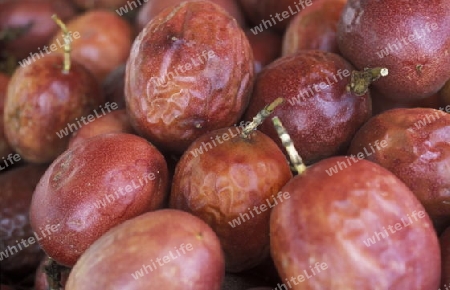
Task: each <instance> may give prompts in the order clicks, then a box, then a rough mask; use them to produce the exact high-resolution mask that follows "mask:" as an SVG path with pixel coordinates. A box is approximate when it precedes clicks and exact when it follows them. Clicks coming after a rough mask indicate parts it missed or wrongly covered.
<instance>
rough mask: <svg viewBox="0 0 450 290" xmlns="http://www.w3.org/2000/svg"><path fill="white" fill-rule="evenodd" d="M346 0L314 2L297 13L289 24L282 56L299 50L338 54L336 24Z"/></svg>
mask: <svg viewBox="0 0 450 290" xmlns="http://www.w3.org/2000/svg"><path fill="white" fill-rule="evenodd" d="M346 2H347V0H316V1H314V2H313V4H312V5H311V7H310V8H308V9H306V10H303V11H301V12H299V13H298V14H297V15H295V17H294V18H293V20H292V21H291V22H290V23H289V26H288V27H287V29H286V31H285V33H284V37H283V47H282V54H283V55H288V54H291V53H294V52H297V51H299V50H301V49H318V50H323V51H328V52H333V53H337V54H339V48H338V44H337V40H336V30H337V24H338V22H339V19H340V16H341V12H342V9H343V8H344V6H345V3H346Z"/></svg>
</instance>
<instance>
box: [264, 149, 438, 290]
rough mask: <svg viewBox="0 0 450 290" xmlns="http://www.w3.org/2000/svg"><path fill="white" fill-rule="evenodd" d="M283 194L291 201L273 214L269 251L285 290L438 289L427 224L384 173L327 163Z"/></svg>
mask: <svg viewBox="0 0 450 290" xmlns="http://www.w3.org/2000/svg"><path fill="white" fill-rule="evenodd" d="M349 162H350V164H351V165H348V167H347V168H344V169H343V170H341V171H338V172H337V173H334V174H331V175H330V169H331V168H335V167H336V166H337V164H348V163H349ZM282 191H286V192H289V193H290V194H291V198H290V199H289V200H287V201H286V202H284V203H282V204H280V205H278V206H277V207H275V208H274V210H273V212H272V215H271V220H270V245H271V253H272V257H273V258H274V261H275V265H276V266H277V269H278V273H279V274H280V276H281V278H282V283H283V284H284V285H287V286H285V287H286V288H287V289H293V290H296V289H298V290H299V289H336V290H348V289H430V290H431V289H437V288H438V286H439V282H440V271H441V270H440V268H441V259H440V250H439V243H438V238H437V235H436V233H435V232H434V229H433V225H432V223H431V220H430V218H429V216H428V215H427V214H426V212H425V210H424V208H423V206H422V205H421V204H420V202H419V201H418V200H417V198H416V197H415V196H414V194H413V193H412V192H411V190H409V189H408V187H406V185H405V184H403V183H402V182H401V181H400V180H399V179H398V178H397V177H395V176H394V175H393V174H392V173H390V172H389V171H388V170H386V169H384V168H382V167H381V166H379V165H377V164H375V163H372V162H369V161H366V160H359V161H358V160H357V162H354V161H350V159H349V158H348V157H333V158H328V159H325V160H322V161H320V162H318V163H316V164H314V165H312V166H310V167H309V168H307V169H306V170H305V172H303V173H302V174H301V175H298V176H296V177H294V178H293V179H291V180H290V181H289V182H288V183H287V184H286V185H285V186H284V187H283V189H282ZM411 248H414V251H411ZM355 265H357V266H355ZM336 277H339V278H338V279H336ZM288 286H289V287H288Z"/></svg>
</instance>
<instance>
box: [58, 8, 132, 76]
mask: <svg viewBox="0 0 450 290" xmlns="http://www.w3.org/2000/svg"><path fill="white" fill-rule="evenodd" d="M66 27H67V30H69V31H72V32H73V33H74V35H73V37H72V39H73V40H72V42H71V46H72V50H71V53H70V55H71V57H72V59H73V60H76V61H78V62H80V63H81V64H82V65H84V66H85V67H86V68H87V69H89V70H90V71H91V72H92V73H93V74H94V75H95V77H96V78H97V79H98V81H99V82H102V81H103V80H104V79H105V77H106V76H107V75H108V74H109V73H110V72H112V71H113V70H114V69H115V68H116V67H118V66H119V65H121V64H122V63H125V62H126V61H127V59H128V55H129V54H130V49H131V44H132V40H133V37H134V32H133V28H132V26H131V24H130V23H128V22H127V21H126V20H124V19H123V18H122V17H120V16H119V15H117V14H116V13H115V12H112V11H106V10H101V9H94V10H89V11H88V12H85V13H83V14H81V15H78V16H77V17H75V18H73V19H72V20H71V21H69V22H67V23H66ZM75 32H78V34H79V37H76V35H75ZM58 41H59V42H58ZM52 43H55V44H57V43H64V38H63V37H62V31H61V30H59V31H58V32H57V33H56V34H55V35H54V36H53V39H52V41H51V42H50V44H52ZM56 52H61V53H62V52H64V46H63V45H57V50H56Z"/></svg>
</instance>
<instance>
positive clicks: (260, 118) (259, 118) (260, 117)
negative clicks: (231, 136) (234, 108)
mask: <svg viewBox="0 0 450 290" xmlns="http://www.w3.org/2000/svg"><path fill="white" fill-rule="evenodd" d="M283 102H284V99H283V98H277V99H276V100H275V101H273V102H272V103H271V104H269V105H267V106H266V107H264V109H262V110H261V111H260V112H259V113H258V114H257V115H256V116H255V117H254V118H253V120H252V122H251V123H250V124H248V125H247V126H245V128H244V130H243V131H242V133H241V136H242V137H244V138H247V137H248V135H249V134H250V133H251V132H252V131H254V130H256V128H257V127H258V126H259V125H261V124H262V122H264V120H265V119H266V118H267V117H269V116H270V114H272V112H273V111H274V110H275V108H276V107H278V106H279V105H281V104H282V103H283Z"/></svg>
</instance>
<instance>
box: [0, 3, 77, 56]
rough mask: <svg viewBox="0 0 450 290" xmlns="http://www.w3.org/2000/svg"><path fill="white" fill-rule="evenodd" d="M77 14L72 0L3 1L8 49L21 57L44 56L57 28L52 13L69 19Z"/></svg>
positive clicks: (0, 14)
mask: <svg viewBox="0 0 450 290" xmlns="http://www.w3.org/2000/svg"><path fill="white" fill-rule="evenodd" d="M75 13H76V10H75V8H74V7H73V4H72V3H71V1H70V0H58V1H54V0H20V1H0V31H1V32H3V33H6V34H5V36H6V45H5V48H6V50H7V51H8V53H11V54H12V55H14V56H15V57H16V58H18V59H20V60H22V59H23V58H28V59H30V60H31V58H33V60H35V58H36V57H37V59H39V58H41V56H42V54H41V53H44V52H47V51H48V46H46V44H47V43H48V41H49V40H50V39H51V38H52V36H53V34H55V32H56V31H57V30H58V26H57V25H56V24H55V22H54V21H53V20H52V18H51V16H52V15H53V14H57V15H58V16H59V17H60V18H61V19H62V20H64V21H67V20H69V19H70V18H72V17H73V16H74V15H75ZM2 36H3V35H2ZM8 37H10V40H8ZM0 38H1V37H0ZM46 47H47V50H45V49H46Z"/></svg>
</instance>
